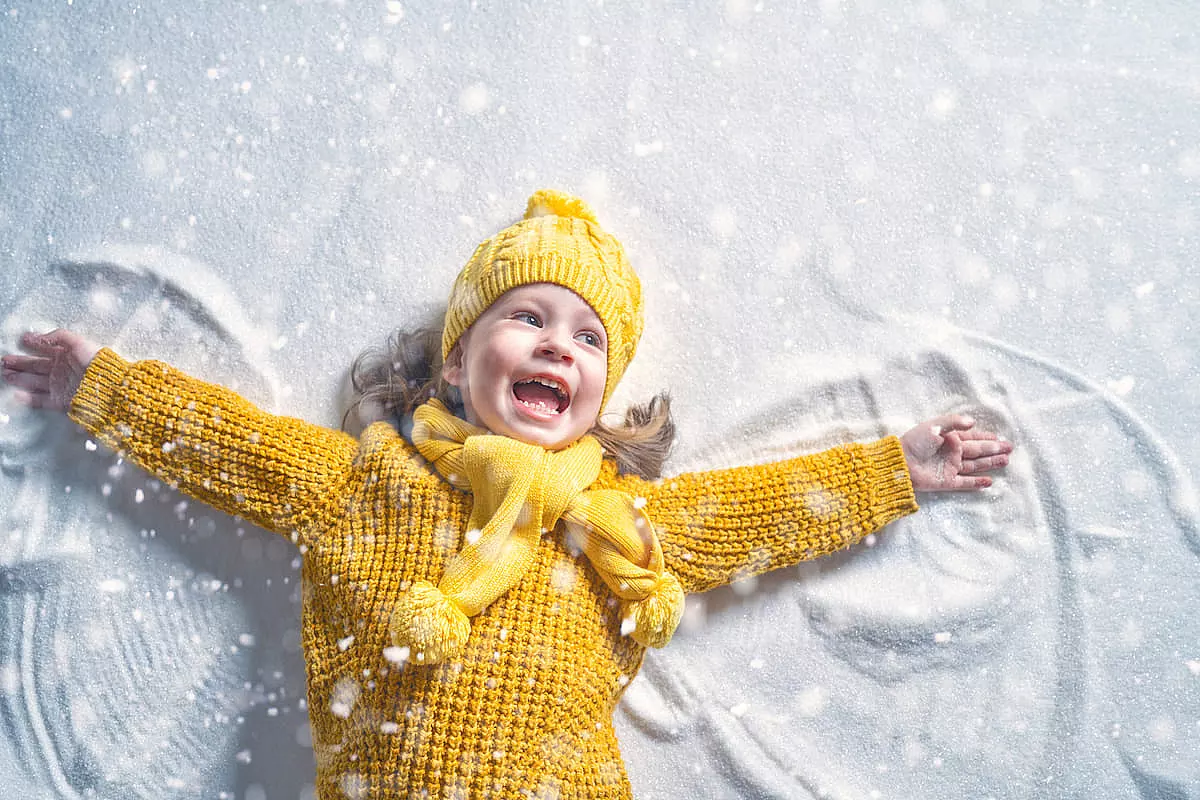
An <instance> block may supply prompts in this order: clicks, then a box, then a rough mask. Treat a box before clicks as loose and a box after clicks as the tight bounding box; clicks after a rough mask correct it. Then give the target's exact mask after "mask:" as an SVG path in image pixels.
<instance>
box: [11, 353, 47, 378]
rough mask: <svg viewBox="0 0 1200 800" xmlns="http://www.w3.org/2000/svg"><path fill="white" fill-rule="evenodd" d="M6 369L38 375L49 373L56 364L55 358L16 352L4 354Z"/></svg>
mask: <svg viewBox="0 0 1200 800" xmlns="http://www.w3.org/2000/svg"><path fill="white" fill-rule="evenodd" d="M3 364H4V368H5V371H8V370H17V371H18V372H33V373H36V374H38V375H49V374H50V370H51V368H52V367H53V366H54V361H53V359H49V358H46V357H44V356H21V355H17V354H15V353H13V354H11V355H6V356H4V359H3Z"/></svg>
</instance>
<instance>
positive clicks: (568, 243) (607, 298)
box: [442, 189, 642, 408]
mask: <svg viewBox="0 0 1200 800" xmlns="http://www.w3.org/2000/svg"><path fill="white" fill-rule="evenodd" d="M529 283H554V284H558V285H559V286H565V287H566V288H568V289H570V290H571V291H573V292H575V294H577V295H579V296H580V297H582V298H583V299H584V300H586V301H587V303H588V305H590V306H591V307H592V310H593V311H595V312H596V316H598V317H600V322H601V324H603V325H604V332H605V334H606V335H607V336H608V376H607V379H606V381H605V384H604V398H603V400H602V401H601V408H603V407H604V406H605V405H607V404H608V399H609V397H610V396H611V395H612V392H613V389H614V388H616V385H617V381H619V380H620V379H621V376H622V375H623V374H624V373H625V368H626V367H628V366H629V362H630V361H632V360H633V354H634V352H635V351H636V350H637V344H638V339H640V338H641V335H642V285H641V283H640V282H639V281H638V277H637V275H636V274H635V273H634V271H633V268H632V267H630V266H629V262H628V261H627V260H626V259H625V251H624V249H623V248H622V247H621V243H620V242H618V241H617V240H616V239H614V238H613V237H612V236H610V235H609V234H607V233H605V232H604V230H603V229H602V228H601V227H600V223H598V222H597V221H596V215H595V214H594V213H592V209H591V208H590V207H588V205H587V203H585V202H583V201H582V200H580V199H579V198H578V197H572V196H571V195H568V194H564V193H562V192H556V191H553V190H549V189H542V190H540V191H537V192H534V193H533V196H532V197H530V198H529V204H528V205H527V206H526V209H525V218H524V219H523V220H521V221H520V222H518V223H516V224H515V225H510V226H509V227H507V228H505V229H504V230H502V231H500V232H499V233H497V234H496V235H495V236H493V237H492V238H490V239H488V240H487V241H485V242H484V243H483V244H481V245H479V247H477V248H476V249H475V254H474V255H472V256H471V260H470V261H468V262H467V265H466V266H465V267H463V269H462V272H460V273H459V274H458V278H456V279H455V281H454V288H453V289H452V290H451V292H450V302H449V304H448V307H447V309H446V323H445V327H444V328H443V329H442V357H443V358H445V357H447V356H449V355H450V350H451V348H453V347H454V343H455V342H457V341H458V339H459V337H461V336H462V335H463V333H464V332H466V330H467V328H469V327H471V325H472V323H474V322H475V320H477V319H478V318H479V315H480V314H482V313H483V312H484V311H486V310H487V308H488V306H490V305H491V304H492V303H494V302H496V300H497V299H499V297H500V295H502V294H504V293H505V292H507V291H508V290H509V289H514V288H516V287H518V286H524V285H525V284H529Z"/></svg>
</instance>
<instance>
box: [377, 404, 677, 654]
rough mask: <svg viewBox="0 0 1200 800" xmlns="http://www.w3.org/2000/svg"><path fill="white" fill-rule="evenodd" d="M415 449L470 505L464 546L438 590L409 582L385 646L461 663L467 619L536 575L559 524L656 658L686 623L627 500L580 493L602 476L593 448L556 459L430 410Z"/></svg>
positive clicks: (580, 444) (626, 624) (419, 414)
mask: <svg viewBox="0 0 1200 800" xmlns="http://www.w3.org/2000/svg"><path fill="white" fill-rule="evenodd" d="M412 439H413V444H415V445H416V447H417V450H419V451H420V453H421V455H423V456H424V457H425V458H426V459H427V460H429V461H430V462H431V463H432V464H433V465H434V467H435V468H436V469H437V471H438V472H439V473H440V474H441V475H442V477H444V478H445V479H446V480H447V481H449V482H450V483H451V484H452V485H453V486H455V487H457V488H459V489H462V490H465V491H470V492H471V493H472V494H473V495H474V505H473V506H472V509H471V517H470V520H469V522H468V530H467V534H466V543H465V544H464V545H463V547H462V548H461V549H460V550H459V551H458V553H456V554H455V555H454V556H453V557H452V558H451V559H450V563H449V564H448V565H447V566H446V571H445V573H444V574H443V575H442V578H441V580H440V581H439V583H438V585H437V586H434V585H433V584H431V583H429V582H428V581H417V582H415V583H414V584H413V585H412V586H410V587H409V589H408V590H407V591H405V592H404V593H402V594H401V596H400V598H399V600H398V601H397V606H396V609H395V611H394V612H393V614H392V618H391V636H392V643H393V644H394V645H395V646H397V647H407V648H408V649H409V657H410V658H411V659H413V660H414V661H416V662H419V663H425V664H430V663H438V662H443V661H446V660H449V659H451V658H453V657H455V656H456V655H458V654H459V653H460V652H461V651H462V647H463V645H464V644H465V643H466V640H467V637H468V636H469V635H470V632H471V622H470V617H473V616H475V615H476V614H478V613H480V612H481V611H483V610H484V609H485V608H487V607H488V606H489V605H491V603H492V602H493V601H495V600H496V599H497V598H498V597H500V596H501V595H503V594H504V593H505V592H507V591H508V590H509V589H511V588H512V587H513V586H515V585H516V584H517V582H518V581H519V580H520V579H521V577H522V576H523V575H524V574H525V572H526V570H528V569H529V567H530V566H532V564H533V563H534V560H535V558H536V554H537V546H538V541H539V539H540V538H541V536H542V535H543V534H544V533H548V532H550V531H552V530H553V529H554V527H555V525H556V524H557V523H558V521H559V520H560V519H561V520H563V521H564V522H565V523H566V526H567V528H568V531H569V533H570V534H571V536H572V537H573V538H574V540H575V541H577V542H578V543H579V545H580V547H581V549H582V550H583V552H584V554H585V555H586V556H587V557H588V560H589V561H590V562H591V564H592V566H593V567H594V568H595V570H596V572H597V573H599V575H600V577H601V578H602V579H603V580H604V582H605V583H606V584H607V585H608V587H609V588H610V589H611V590H612V591H613V593H614V594H616V595H617V596H618V597H620V598H621V599H622V600H623V601H624V603H623V605H622V626H621V630H622V632H623V633H629V634H630V635H632V636H633V638H634V639H636V640H637V641H638V642H640V643H641V644H643V645H646V646H650V647H662V646H663V645H665V644H666V643H667V642H668V641H670V639H671V634H673V633H674V632H675V628H676V626H678V624H679V618H680V615H681V614H682V613H683V589H682V588H681V587H680V585H679V581H677V580H676V579H675V576H673V575H671V574H670V573H669V572H666V571H665V570H664V568H663V555H662V547H661V546H660V545H659V542H658V537H657V536H656V535H655V533H654V527H653V525H652V524H651V522H650V520H649V519H648V518H647V517H646V515H645V514H644V513H643V512H642V510H641V508H639V507H638V504H636V503H635V502H634V499H633V497H631V496H630V495H629V494H628V493H627V492H621V491H617V490H615V489H590V490H589V489H588V487H589V486H591V485H592V484H593V483H594V482H595V481H596V478H597V476H598V475H599V474H600V464H601V459H602V450H601V447H600V444H599V442H597V441H596V440H595V439H594V438H593V437H591V436H585V437H583V438H582V439H580V440H579V441H577V442H575V443H574V444H572V445H570V446H569V447H566V448H564V449H562V450H558V451H549V450H546V449H544V448H542V447H539V446H538V445H534V444H526V443H525V442H520V441H517V440H516V439H510V438H509V437H507V436H496V435H494V434H490V433H488V432H487V431H486V430H484V429H483V428H479V427H476V426H474V425H471V424H470V423H468V422H465V421H463V420H461V419H459V418H457V417H455V416H454V415H453V414H451V413H450V412H449V411H447V410H446V407H445V406H444V405H442V404H441V403H440V402H438V401H437V400H430V401H429V402H427V403H425V404H424V405H422V406H421V407H420V408H418V409H417V410H416V413H415V414H414V415H413V429H412Z"/></svg>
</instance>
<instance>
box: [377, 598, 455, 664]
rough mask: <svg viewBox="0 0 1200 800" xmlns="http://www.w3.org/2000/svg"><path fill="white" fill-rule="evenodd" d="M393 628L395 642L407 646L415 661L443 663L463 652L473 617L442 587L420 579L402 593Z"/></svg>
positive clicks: (397, 645)
mask: <svg viewBox="0 0 1200 800" xmlns="http://www.w3.org/2000/svg"><path fill="white" fill-rule="evenodd" d="M389 632H390V633H391V636H392V644H393V645H395V646H396V647H407V648H408V650H409V653H410V654H411V657H412V659H413V660H414V661H417V662H418V663H421V664H440V663H442V662H443V661H447V660H449V659H451V658H454V657H455V656H457V655H458V654H459V653H460V652H462V648H463V645H464V644H465V643H466V641H467V637H468V636H470V635H471V620H470V618H469V617H467V615H466V614H464V613H463V611H462V609H460V608H459V607H458V606H457V605H455V604H454V602H453V601H451V600H450V598H448V597H446V595H444V594H442V590H441V589H439V588H438V587H436V586H434V585H433V584H432V583H429V582H428V581H417V582H416V583H414V584H413V585H412V586H411V587H410V588H409V590H408V591H407V592H404V593H403V594H402V595H400V599H399V600H398V601H397V603H396V610H395V611H393V612H392V619H391V624H390V626H389Z"/></svg>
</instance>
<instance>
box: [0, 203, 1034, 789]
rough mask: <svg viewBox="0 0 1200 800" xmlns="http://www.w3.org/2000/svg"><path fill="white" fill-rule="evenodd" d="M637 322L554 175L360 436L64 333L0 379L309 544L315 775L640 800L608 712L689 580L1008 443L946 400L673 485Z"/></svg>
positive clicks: (484, 258)
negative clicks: (918, 417) (640, 366)
mask: <svg viewBox="0 0 1200 800" xmlns="http://www.w3.org/2000/svg"><path fill="white" fill-rule="evenodd" d="M641 332H642V296H641V287H640V284H639V283H638V279H637V276H636V275H635V274H634V272H633V270H632V269H631V268H630V266H629V264H628V262H627V261H626V259H625V255H624V252H623V250H622V248H621V246H620V244H619V243H618V242H617V241H616V240H615V239H614V238H613V237H611V236H610V235H609V234H607V233H606V232H605V231H604V230H602V229H601V227H600V226H599V224H598V223H597V221H596V218H595V216H594V215H593V214H592V212H591V210H590V209H589V208H588V207H587V206H586V205H584V204H583V203H582V201H580V200H578V199H576V198H571V197H568V196H566V195H562V194H559V193H556V192H538V193H536V194H535V195H534V196H533V197H532V198H531V199H530V202H529V207H528V210H527V213H526V216H525V219H523V220H521V221H520V222H517V223H516V224H514V225H512V226H510V227H509V228H507V229H505V230H503V231H501V232H500V233H498V234H497V235H496V236H494V237H492V238H491V239H489V240H487V241H486V242H484V243H483V244H481V245H480V246H479V248H478V249H477V250H476V252H475V254H474V255H473V256H472V257H471V259H470V261H469V262H468V263H467V265H466V266H465V267H464V269H463V271H462V272H461V273H460V275H459V276H458V279H457V280H456V281H455V284H454V287H453V290H452V292H451V295H450V300H449V303H448V308H447V312H446V316H445V321H444V324H443V326H442V328H441V330H440V331H439V332H438V334H437V335H430V334H429V333H428V332H425V333H420V332H418V333H414V334H406V335H403V336H400V337H398V338H395V339H394V340H393V346H392V348H390V349H389V350H386V351H384V352H382V353H377V354H369V355H367V356H365V357H363V358H360V360H359V361H358V362H357V363H356V365H355V368H354V381H355V386H356V388H357V390H358V398H357V405H358V406H359V407H362V408H367V407H376V408H379V409H382V411H383V413H384V415H385V416H388V417H389V419H388V420H387V421H381V422H376V423H374V424H372V425H369V426H368V427H366V429H365V430H364V431H363V432H362V434H361V436H360V437H358V438H357V439H356V438H354V437H352V436H350V435H348V434H346V433H343V432H340V431H333V430H329V429H325V428H322V427H319V426H315V425H310V424H308V423H305V422H302V421H300V420H296V419H292V418H285V417H278V416H274V415H270V414H267V413H265V412H263V411H261V410H259V409H257V408H255V407H254V406H252V405H251V404H249V403H248V402H246V401H245V400H243V399H242V398H241V397H239V396H238V395H236V394H235V393H233V392H231V391H229V390H227V389H224V388H221V387H218V386H214V385H211V384H207V383H203V382H201V381H198V380H196V379H194V378H190V377H188V376H186V375H184V374H182V373H180V372H178V371H177V370H174V369H172V368H171V367H168V366H167V365H165V364H162V363H159V362H154V361H143V362H137V363H130V362H128V361H126V360H124V359H123V358H121V357H120V356H118V355H117V354H116V353H114V352H113V351H111V350H109V349H107V348H103V349H102V348H99V347H97V346H96V345H94V344H91V343H89V342H88V341H87V340H85V339H83V338H82V337H80V336H78V335H76V334H74V333H71V332H69V331H64V330H58V331H55V332H52V333H50V334H45V335H35V334H27V335H25V336H24V337H23V338H22V345H23V346H24V347H25V348H26V349H27V350H29V351H30V352H31V355H6V356H4V359H3V365H4V369H3V376H4V379H5V380H6V381H7V382H8V383H10V384H12V385H13V386H14V387H17V389H18V390H19V391H20V392H21V397H22V398H24V399H25V400H26V401H27V402H28V403H30V404H31V405H34V406H37V407H42V408H49V409H56V410H64V411H69V413H70V416H71V418H72V419H73V420H75V421H76V422H78V423H79V424H81V425H82V426H84V427H85V428H86V429H87V430H88V431H89V432H91V433H92V434H93V435H94V436H95V437H97V438H98V439H100V440H101V441H103V442H105V443H106V444H108V445H109V446H110V447H112V448H114V449H116V450H117V451H119V452H120V453H122V454H124V455H125V456H127V457H128V458H130V459H131V460H133V461H135V462H136V463H138V464H139V465H141V466H143V467H144V468H145V469H147V470H148V471H150V472H151V473H153V474H155V475H156V476H158V477H159V478H161V479H163V480H164V481H167V482H169V483H170V484H171V485H174V486H177V487H178V488H179V489H180V490H181V491H184V492H186V493H188V494H190V495H192V496H194V497H196V498H198V499H200V500H202V501H204V502H206V503H209V504H211V505H213V506H215V507H217V508H219V509H221V510H223V511H226V512H229V513H233V514H239V515H241V516H243V517H245V518H246V519H249V520H251V521H253V522H254V523H256V524H258V525H261V526H263V527H265V528H267V529H269V530H272V531H275V532H278V533H280V534H282V535H284V536H287V537H288V538H289V539H290V540H291V541H292V542H294V543H295V544H296V545H297V546H298V547H299V549H300V551H301V552H302V553H303V555H304V559H303V588H304V591H303V644H304V652H305V660H306V664H307V670H308V695H309V714H310V719H311V722H312V727H313V747H314V751H315V755H316V761H317V773H318V774H317V784H318V794H319V796H320V797H322V798H326V799H327V800H328V799H329V798H335V797H346V796H349V797H355V798H358V797H372V798H400V797H404V798H408V797H429V798H444V797H464V798H465V797H471V798H474V797H500V798H510V797H511V798H517V797H543V798H549V797H555V798H627V797H629V784H628V781H627V779H626V777H625V770H624V766H623V764H622V762H621V758H620V753H619V750H618V746H617V741H616V737H615V734H614V732H613V727H612V712H613V709H614V707H615V706H616V703H617V701H618V700H619V699H620V697H621V695H622V693H623V692H624V690H625V687H626V686H627V685H628V683H629V681H630V680H631V679H632V678H633V677H634V676H635V675H636V674H637V672H638V669H639V668H640V666H641V663H642V658H643V655H644V653H645V648H646V647H647V646H662V645H665V644H666V643H667V641H668V640H669V639H670V638H671V634H672V633H673V632H674V629H675V627H676V625H677V624H678V622H679V617H680V613H681V611H682V607H683V593H684V592H700V591H705V590H707V589H711V588H713V587H716V586H720V585H723V584H726V583H728V582H729V581H731V580H733V579H735V578H740V577H748V576H750V575H753V574H756V573H759V572H763V571H766V570H768V569H774V568H778V567H784V566H787V565H790V564H795V563H797V562H799V561H802V560H805V559H811V558H816V557H818V556H821V555H824V554H826V553H830V552H832V551H834V550H837V549H840V548H843V547H847V546H849V545H851V544H853V543H855V542H857V541H859V540H860V539H862V538H863V537H864V536H866V535H867V534H869V533H872V532H873V531H877V530H879V529H880V528H882V527H883V526H885V525H886V524H888V523H889V522H891V521H893V520H895V519H897V518H899V517H901V516H903V515H905V514H909V513H912V512H914V511H916V510H917V505H916V502H915V497H914V491H932V490H954V489H967V490H970V489H979V488H983V487H985V486H988V485H990V483H991V479H990V478H988V477H987V476H986V475H983V474H981V473H984V472H987V471H989V470H992V469H996V468H1000V467H1003V466H1004V465H1005V464H1006V463H1007V460H1008V453H1009V452H1010V451H1011V446H1010V445H1008V444H1007V443H1004V442H1000V441H998V440H997V438H996V436H995V435H994V434H991V433H986V432H978V431H975V430H974V429H973V423H972V422H971V420H969V419H967V418H965V417H962V416H958V415H949V416H946V417H940V418H937V419H934V420H930V421H928V422H925V423H922V424H921V425H918V426H917V427H915V428H913V429H912V430H911V431H909V432H908V433H906V434H905V435H904V436H903V437H901V438H897V437H894V436H890V437H886V438H884V439H881V440H878V441H875V442H866V443H854V444H848V445H844V446H842V447H838V448H834V449H832V450H829V451H825V452H822V453H816V454H812V455H806V456H802V457H799V458H795V459H790V460H787V461H780V462H776V463H772V464H764V465H758V466H753V467H741V468H735V469H727V470H718V471H710V472H696V473H689V474H684V475H679V476H676V477H673V478H670V479H667V480H656V478H658V471H659V468H660V466H661V463H662V460H663V457H664V456H665V452H666V448H667V447H668V446H669V444H670V440H671V437H672V432H673V427H672V426H671V424H670V419H669V412H668V403H667V402H666V400H665V398H663V397H659V398H655V399H654V400H653V401H651V402H650V403H649V404H647V405H646V406H642V407H635V408H634V409H631V410H630V412H629V413H628V414H627V415H626V417H625V421H624V424H621V425H617V426H607V425H605V424H603V423H601V422H600V420H599V417H600V414H601V412H602V411H603V410H604V408H605V406H606V404H607V402H608V400H609V398H610V397H611V395H612V391H613V389H614V388H615V386H616V385H617V382H618V381H619V380H620V378H621V375H622V374H623V373H624V371H625V369H626V367H627V366H628V364H629V362H630V360H631V359H632V358H633V354H634V351H635V349H636V347H637V343H638V339H639V338H640V336H641ZM401 431H405V432H406V433H401ZM347 643H349V644H347Z"/></svg>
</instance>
